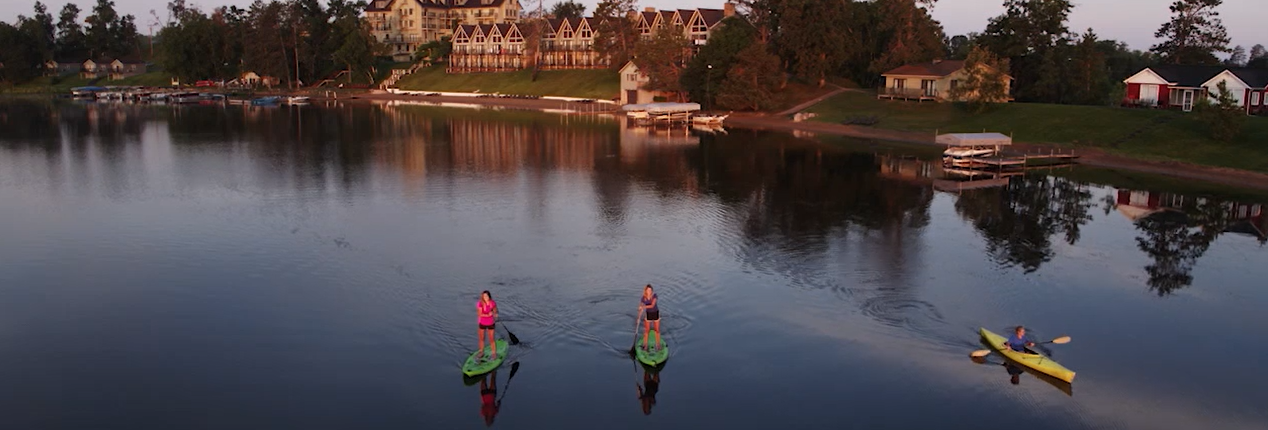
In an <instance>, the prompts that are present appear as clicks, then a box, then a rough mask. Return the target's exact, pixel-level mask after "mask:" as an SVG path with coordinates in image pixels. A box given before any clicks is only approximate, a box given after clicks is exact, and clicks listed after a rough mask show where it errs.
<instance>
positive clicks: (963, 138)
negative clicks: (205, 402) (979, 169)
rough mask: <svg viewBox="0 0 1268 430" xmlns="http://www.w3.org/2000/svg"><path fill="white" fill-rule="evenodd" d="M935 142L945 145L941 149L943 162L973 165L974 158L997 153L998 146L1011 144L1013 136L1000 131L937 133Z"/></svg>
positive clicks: (958, 165) (961, 165) (959, 165)
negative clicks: (945, 146)
mask: <svg viewBox="0 0 1268 430" xmlns="http://www.w3.org/2000/svg"><path fill="white" fill-rule="evenodd" d="M936 142H937V143H940V144H943V145H947V149H946V150H945V151H942V161H943V164H946V165H950V166H955V167H973V166H974V165H975V160H974V159H977V158H984V157H990V156H993V155H996V154H999V150H1000V147H1001V146H1005V145H1012V143H1013V138H1011V137H1008V136H1006V135H1003V134H1000V133H951V134H941V135H938V137H937V138H936Z"/></svg>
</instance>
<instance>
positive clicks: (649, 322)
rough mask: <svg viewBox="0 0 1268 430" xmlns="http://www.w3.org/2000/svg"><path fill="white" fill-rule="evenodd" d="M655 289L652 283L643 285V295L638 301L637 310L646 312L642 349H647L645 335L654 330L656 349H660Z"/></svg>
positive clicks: (658, 314) (658, 317)
mask: <svg viewBox="0 0 1268 430" xmlns="http://www.w3.org/2000/svg"><path fill="white" fill-rule="evenodd" d="M656 301H657V296H656V291H655V290H653V289H652V284H647V286H645V287H643V297H642V298H641V299H640V301H639V305H638V311H639V312H647V318H644V321H643V327H644V331H643V350H644V351H647V345H648V343H647V337H648V335H650V334H651V333H652V330H655V331H656V350H658V351H659V350H660V307H659V306H657V303H656Z"/></svg>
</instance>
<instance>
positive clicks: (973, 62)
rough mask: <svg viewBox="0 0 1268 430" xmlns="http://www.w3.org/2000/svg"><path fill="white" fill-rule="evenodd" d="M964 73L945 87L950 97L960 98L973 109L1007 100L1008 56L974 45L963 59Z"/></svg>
mask: <svg viewBox="0 0 1268 430" xmlns="http://www.w3.org/2000/svg"><path fill="white" fill-rule="evenodd" d="M964 70H965V77H964V79H963V80H962V81H961V82H960V83H959V85H958V86H956V87H954V88H951V89H950V90H948V91H947V95H948V97H950V98H951V99H952V100H957V101H962V102H965V103H966V104H968V106H969V107H970V108H971V109H972V110H973V111H975V112H979V113H980V112H983V111H985V110H986V109H987V108H988V107H989V106H991V105H992V104H995V103H1004V102H1007V101H1008V76H1007V75H1006V74H1005V73H1004V71H1005V70H1008V59H1007V58H999V57H997V56H995V54H994V53H993V52H991V51H989V50H987V49H985V48H982V47H974V48H973V50H972V51H970V52H969V57H968V58H967V59H965V61H964Z"/></svg>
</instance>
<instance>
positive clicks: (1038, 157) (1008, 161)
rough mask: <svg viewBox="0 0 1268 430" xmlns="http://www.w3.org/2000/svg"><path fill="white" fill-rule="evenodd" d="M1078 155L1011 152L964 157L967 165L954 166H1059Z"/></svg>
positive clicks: (991, 168) (977, 167) (981, 167)
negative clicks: (999, 154)
mask: <svg viewBox="0 0 1268 430" xmlns="http://www.w3.org/2000/svg"><path fill="white" fill-rule="evenodd" d="M1078 158H1079V156H1078V155H1075V154H1074V153H1073V152H1069V153H1065V152H1055V151H1054V152H1050V153H1048V154H1012V155H1001V156H999V157H980V158H969V159H965V160H966V161H968V163H967V165H962V166H956V167H957V168H961V169H981V170H992V171H1003V170H1014V169H1025V168H1027V167H1039V166H1061V165H1068V164H1073V163H1074V162H1075V160H1078Z"/></svg>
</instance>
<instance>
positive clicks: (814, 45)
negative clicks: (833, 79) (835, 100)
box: [776, 0, 857, 87]
mask: <svg viewBox="0 0 1268 430" xmlns="http://www.w3.org/2000/svg"><path fill="white" fill-rule="evenodd" d="M855 6H856V5H855V4H854V3H852V2H837V1H821V0H784V1H782V2H780V10H779V27H778V28H779V32H778V33H776V44H777V46H778V48H779V50H780V52H781V57H783V59H784V61H785V62H787V63H788V64H789V65H790V66H791V70H792V71H793V73H795V74H796V75H797V76H798V77H800V78H802V79H804V80H806V81H808V82H815V83H817V84H818V85H819V86H820V87H822V86H824V85H825V84H826V83H827V78H828V74H829V73H833V72H835V71H836V70H838V68H839V67H840V66H841V64H842V62H843V61H844V59H845V58H848V57H849V56H850V54H851V49H850V48H851V46H856V45H857V43H853V42H855V41H854V40H847V36H850V34H849V33H847V29H848V28H851V26H849V25H847V23H846V21H847V18H848V17H849V15H850V14H851V13H852V10H851V9H850V8H852V7H855Z"/></svg>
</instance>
